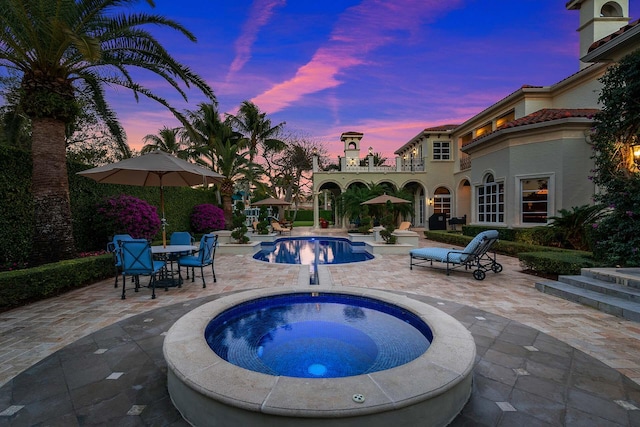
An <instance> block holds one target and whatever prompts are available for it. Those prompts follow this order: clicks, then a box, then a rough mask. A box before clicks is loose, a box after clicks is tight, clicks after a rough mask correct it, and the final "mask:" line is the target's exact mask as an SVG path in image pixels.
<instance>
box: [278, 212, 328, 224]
mask: <svg viewBox="0 0 640 427" xmlns="http://www.w3.org/2000/svg"><path fill="white" fill-rule="evenodd" d="M293 214H294V211H292V210H290V211H287V219H289V220H291V219H293ZM319 215H320V218H324V219H326V220H327V221H333V211H330V210H327V211H325V210H323V209H320V210H319ZM296 221H311V223H313V211H312V210H302V209H300V210H298V212H297V213H296Z"/></svg>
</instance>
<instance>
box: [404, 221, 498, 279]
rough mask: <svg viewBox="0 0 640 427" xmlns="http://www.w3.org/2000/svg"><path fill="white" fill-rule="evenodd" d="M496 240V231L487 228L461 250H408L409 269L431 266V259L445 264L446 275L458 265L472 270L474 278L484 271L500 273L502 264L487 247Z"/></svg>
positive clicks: (483, 274) (480, 275) (483, 275)
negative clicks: (415, 266)
mask: <svg viewBox="0 0 640 427" xmlns="http://www.w3.org/2000/svg"><path fill="white" fill-rule="evenodd" d="M497 241H498V232H497V231H496V230H488V231H483V232H482V233H479V234H478V235H477V236H476V237H474V238H473V240H471V242H469V244H468V245H467V246H466V247H465V248H464V249H462V250H459V249H447V248H433V247H432V248H419V249H412V250H411V251H409V256H410V257H411V259H410V266H409V267H410V269H411V270H413V266H414V265H417V266H421V267H432V266H433V261H440V262H443V263H445V264H446V271H447V276H448V275H449V272H450V271H451V270H453V269H455V268H458V267H464V268H465V270H473V277H474V278H475V279H476V280H483V279H484V278H485V276H486V274H485V272H486V271H489V270H491V271H493V272H494V273H500V272H501V271H502V265H500V264H499V263H498V262H496V254H495V252H494V253H493V256H491V254H489V249H491V246H493V244H494V243H495V242H497Z"/></svg>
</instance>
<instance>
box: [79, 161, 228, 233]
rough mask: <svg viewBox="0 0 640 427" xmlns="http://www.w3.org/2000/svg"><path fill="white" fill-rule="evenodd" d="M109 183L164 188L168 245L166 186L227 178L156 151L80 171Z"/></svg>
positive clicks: (164, 229) (220, 180)
mask: <svg viewBox="0 0 640 427" xmlns="http://www.w3.org/2000/svg"><path fill="white" fill-rule="evenodd" d="M78 175H82V176H86V177H87V178H91V179H93V180H95V181H97V182H102V183H105V184H124V185H137V186H142V187H160V210H161V212H162V244H163V245H164V246H166V245H167V233H166V223H167V221H166V218H165V216H164V191H163V188H164V187H165V186H166V187H193V186H196V185H207V184H215V183H219V182H222V180H223V179H224V177H223V176H222V175H220V174H219V173H216V172H214V171H212V170H209V169H205V168H203V167H200V166H198V165H195V164H193V163H189V162H187V161H185V160H182V159H179V158H177V157H174V156H172V155H170V154H168V153H166V152H164V151H161V150H156V151H152V152H150V153H147V154H143V155H141V156H138V157H132V158H130V159H125V160H122V161H120V162H116V163H111V164H108V165H104V166H99V167H97V168H93V169H87V170H85V171H82V172H78Z"/></svg>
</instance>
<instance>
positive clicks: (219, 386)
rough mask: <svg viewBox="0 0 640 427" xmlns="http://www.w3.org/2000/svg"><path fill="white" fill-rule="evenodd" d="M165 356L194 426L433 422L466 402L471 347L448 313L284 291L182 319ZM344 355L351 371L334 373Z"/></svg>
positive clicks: (378, 299) (381, 295) (352, 292)
mask: <svg viewBox="0 0 640 427" xmlns="http://www.w3.org/2000/svg"><path fill="white" fill-rule="evenodd" d="M301 302H302V303H303V305H299V304H298V303H301ZM336 303H338V304H341V305H339V306H335V304H336ZM283 304H284V305H283ZM371 310H373V311H371ZM314 311H315V313H314ZM293 312H295V313H297V315H300V313H302V317H291V316H292V313H293ZM388 316H390V318H386V317H388ZM363 318H370V320H371V322H363V323H361V322H360V321H361V320H363ZM274 319H277V320H274ZM292 319H293V320H292ZM387 322H388V324H386V323H387ZM394 322H396V323H394ZM397 322H400V323H406V324H407V325H400V323H397ZM227 326H228V327H227ZM403 329H406V332H398V333H397V334H393V331H395V330H397V331H401V330H403ZM314 331H315V332H314ZM405 333H406V334H408V335H405ZM412 334H413V335H412ZM385 337H386V338H385ZM227 338H228V339H227ZM232 338H233V339H232ZM314 340H315V341H316V344H314V343H313V341H314ZM422 340H424V341H427V343H426V344H424V343H420V342H421V341H422ZM386 341H390V343H387V342H386ZM208 342H209V343H208ZM209 344H214V345H212V346H211V347H210V345H209ZM216 345H217V348H218V349H217V350H216V351H217V352H218V353H216V351H214V350H212V348H214V347H216ZM403 348H406V350H407V351H406V352H403V351H402V349H403ZM425 350H426V351H425ZM341 351H345V352H346V353H344V354H341V353H340V352H341ZM404 353H407V354H408V356H407V355H405V354H404ZM164 354H165V359H166V361H167V365H168V389H169V394H170V396H171V399H172V401H173V403H174V405H175V406H176V408H177V409H178V410H179V411H180V413H181V414H182V416H183V417H184V418H185V419H186V420H187V421H188V422H190V423H191V424H193V425H216V426H227V425H229V426H231V425H233V426H236V425H254V424H256V425H257V424H260V423H269V422H271V423H274V425H278V426H288V425H291V426H316V425H325V424H327V423H331V424H332V425H334V423H337V425H340V423H339V421H340V420H344V422H345V423H348V424H349V425H367V427H371V426H377V425H381V426H382V425H385V426H386V425H389V424H390V423H393V424H400V425H434V426H437V425H446V424H448V423H449V422H450V421H451V420H452V419H453V418H455V416H456V415H457V414H458V413H459V412H460V411H461V410H462V408H463V407H464V405H465V403H466V402H467V400H468V398H469V395H470V393H471V380H472V367H473V363H474V360H475V343H474V341H473V338H472V336H471V334H470V333H469V331H468V330H467V329H466V328H464V326H463V325H461V324H460V323H459V322H458V321H456V320H455V319H453V318H452V317H451V316H449V315H447V314H445V313H443V312H442V311H440V310H437V309H436V308H434V307H431V306H430V305H428V304H423V303H420V302H418V301H415V300H413V299H410V298H408V297H404V296H399V295H395V294H392V293H388V292H383V291H374V290H367V289H355V288H340V290H339V292H338V291H329V292H327V291H323V292H322V294H319V293H310V292H302V291H301V290H300V288H279V289H272V290H254V291H247V292H242V293H239V294H234V295H231V296H227V297H223V298H221V299H219V300H216V301H213V302H210V303H207V304H204V305H202V306H200V307H198V308H197V309H195V310H193V311H191V312H189V313H187V314H186V315H185V316H183V317H182V318H181V319H179V320H178V321H177V322H176V323H175V324H174V325H173V327H172V328H171V329H170V330H169V332H168V333H167V336H166V338H165V342H164ZM349 359H357V360H355V361H354V365H355V366H356V368H355V369H352V368H351V367H347V368H345V367H344V366H341V365H344V364H346V363H347V362H348V363H349V364H350V363H351V361H350V360H349ZM360 359H362V360H360ZM395 359H397V360H395ZM238 360H240V361H241V362H242V361H246V360H248V362H246V363H248V365H246V366H245V365H242V363H245V362H242V363H238ZM363 361H364V362H366V363H364V364H362V362H363ZM238 365H241V366H244V367H241V366H238ZM296 365H299V366H296ZM334 365H335V366H334ZM291 367H292V368H291ZM336 367H337V369H336ZM290 368H291V370H289V369H290ZM292 372H293V373H292ZM296 372H300V373H301V374H300V375H298V374H296ZM336 372H338V374H336Z"/></svg>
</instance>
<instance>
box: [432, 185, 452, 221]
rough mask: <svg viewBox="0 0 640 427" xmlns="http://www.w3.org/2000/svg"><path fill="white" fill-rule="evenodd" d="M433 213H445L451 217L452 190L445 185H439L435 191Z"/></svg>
mask: <svg viewBox="0 0 640 427" xmlns="http://www.w3.org/2000/svg"><path fill="white" fill-rule="evenodd" d="M433 213H443V214H445V215H446V217H447V218H450V217H451V192H450V191H449V189H447V188H445V187H438V188H436V191H435V192H434V193H433Z"/></svg>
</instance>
